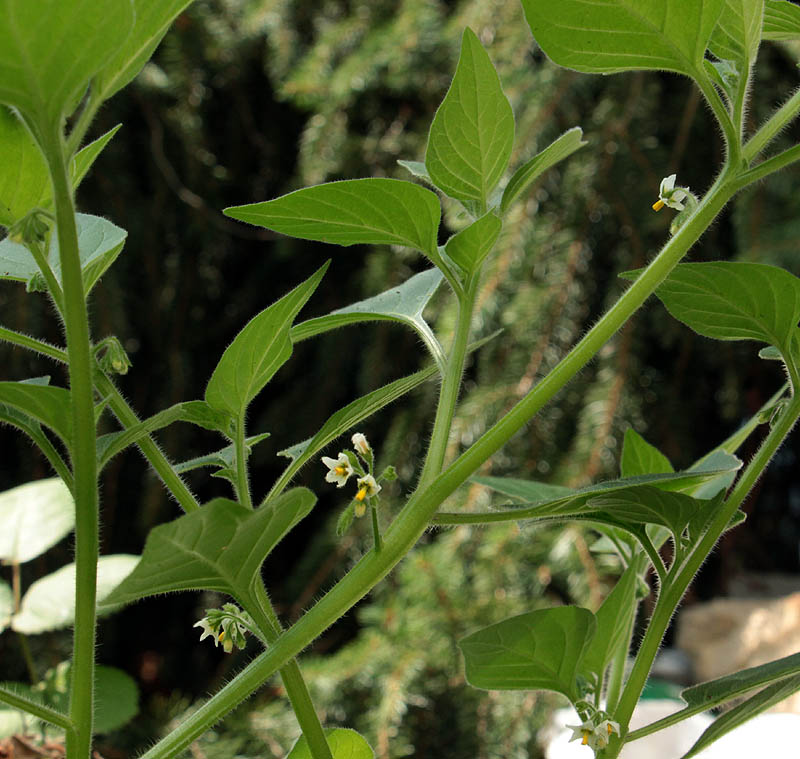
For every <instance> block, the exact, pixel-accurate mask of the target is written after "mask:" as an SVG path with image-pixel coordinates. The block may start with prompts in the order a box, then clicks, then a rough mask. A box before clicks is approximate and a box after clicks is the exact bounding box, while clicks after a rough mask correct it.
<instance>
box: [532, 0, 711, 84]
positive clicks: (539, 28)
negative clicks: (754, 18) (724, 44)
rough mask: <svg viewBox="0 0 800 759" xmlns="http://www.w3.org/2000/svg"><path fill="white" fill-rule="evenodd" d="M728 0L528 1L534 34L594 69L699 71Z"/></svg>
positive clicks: (564, 58)
mask: <svg viewBox="0 0 800 759" xmlns="http://www.w3.org/2000/svg"><path fill="white" fill-rule="evenodd" d="M724 4H725V0H522V5H523V7H524V9H525V17H526V18H527V20H528V24H529V26H530V28H531V31H532V32H533V37H534V39H535V40H536V42H537V43H538V44H539V46H540V47H541V48H542V50H544V52H545V53H546V54H547V56H548V57H549V58H551V59H552V60H553V61H555V62H556V63H557V64H559V65H560V66H565V67H566V68H571V69H575V70H577V71H583V72H586V73H589V74H601V73H602V74H612V73H615V72H618V71H629V70H632V69H661V70H665V71H677V72H678V73H681V74H687V75H689V76H695V75H696V74H697V72H698V71H700V68H701V66H702V62H703V56H704V55H705V51H706V47H707V46H708V40H709V38H710V37H711V33H712V32H713V30H714V27H715V26H716V24H717V19H718V18H719V16H720V13H721V12H722V9H723V7H724Z"/></svg>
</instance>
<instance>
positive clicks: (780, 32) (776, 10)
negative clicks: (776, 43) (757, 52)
mask: <svg viewBox="0 0 800 759" xmlns="http://www.w3.org/2000/svg"><path fill="white" fill-rule="evenodd" d="M761 36H762V38H763V39H765V40H796V39H800V6H797V5H795V4H794V3H790V2H788V0H766V1H765V4H764V28H763V30H762V32H761Z"/></svg>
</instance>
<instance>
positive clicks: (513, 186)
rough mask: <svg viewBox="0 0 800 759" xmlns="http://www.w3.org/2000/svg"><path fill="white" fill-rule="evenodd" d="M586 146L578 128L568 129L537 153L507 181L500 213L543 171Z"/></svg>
mask: <svg viewBox="0 0 800 759" xmlns="http://www.w3.org/2000/svg"><path fill="white" fill-rule="evenodd" d="M586 144H588V143H587V142H586V141H585V140H584V139H583V130H582V129H581V128H580V127H573V128H572V129H568V130H567V131H566V132H564V134H562V135H561V136H560V137H559V138H558V139H556V140H553V142H551V143H550V144H549V145H548V146H547V147H546V148H545V149H544V150H543V151H542V152H541V153H537V154H536V155H535V156H534V157H533V158H531V160H530V161H528V162H527V163H525V164H524V165H522V166H520V167H519V168H518V169H517V170H516V171H515V172H514V174H513V175H512V177H511V179H509V180H508V184H507V185H506V189H505V190H504V191H503V200H502V202H501V203H500V212H501V213H505V212H506V211H508V209H509V208H510V207H511V204H512V203H513V202H514V201H515V200H517V198H519V197H520V195H522V193H523V192H525V191H526V190H527V189H528V188H529V187H530V186H531V185H532V184H533V183H534V182H535V181H536V180H537V179H538V178H539V177H540V176H541V175H542V174H544V172H545V171H547V170H548V169H549V168H550V167H551V166H555V165H556V164H557V163H558V162H559V161H563V160H564V159H565V158H567V157H568V156H571V155H572V154H573V153H574V152H575V151H576V150H578V149H579V148H582V147H583V146H584V145H586Z"/></svg>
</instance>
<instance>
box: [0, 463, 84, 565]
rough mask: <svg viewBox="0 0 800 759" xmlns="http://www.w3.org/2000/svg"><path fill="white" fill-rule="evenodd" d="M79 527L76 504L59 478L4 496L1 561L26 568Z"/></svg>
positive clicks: (1, 499)
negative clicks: (76, 522)
mask: <svg viewBox="0 0 800 759" xmlns="http://www.w3.org/2000/svg"><path fill="white" fill-rule="evenodd" d="M74 526H75V501H74V500H73V499H72V494H71V493H70V492H69V489H68V488H67V486H66V485H65V484H64V483H63V482H62V481H61V480H60V479H59V478H58V477H53V478H51V479H47V480H37V481H35V482H28V483H26V484H25V485H20V486H19V487H16V488H12V489H11V490H6V491H5V492H4V493H0V559H2V560H3V561H5V562H8V563H10V564H22V563H24V562H26V561H30V560H31V559H35V558H36V557H37V556H39V555H41V554H43V553H44V552H45V551H46V550H47V549H48V548H51V547H52V546H54V545H55V544H56V543H58V541H59V540H61V538H63V537H64V536H65V535H68V534H69V533H70V532H71V531H72V528H73V527H74Z"/></svg>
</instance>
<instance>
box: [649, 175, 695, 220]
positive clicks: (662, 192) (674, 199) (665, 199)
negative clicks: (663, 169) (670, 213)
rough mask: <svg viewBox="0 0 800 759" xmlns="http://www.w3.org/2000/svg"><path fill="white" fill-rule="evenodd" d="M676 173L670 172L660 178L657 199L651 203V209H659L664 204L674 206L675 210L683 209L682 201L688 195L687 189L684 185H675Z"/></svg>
mask: <svg viewBox="0 0 800 759" xmlns="http://www.w3.org/2000/svg"><path fill="white" fill-rule="evenodd" d="M677 176H678V175H677V174H670V175H669V176H668V177H664V179H662V180H661V186H660V187H659V188H658V200H657V201H656V202H655V203H653V210H654V211H660V210H661V209H662V208H663V207H664V206H669V207H670V208H674V209H675V210H676V211H683V204H684V201H685V200H686V199H687V198H688V197H689V191H688V189H687V188H685V187H675V179H676V178H677Z"/></svg>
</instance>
